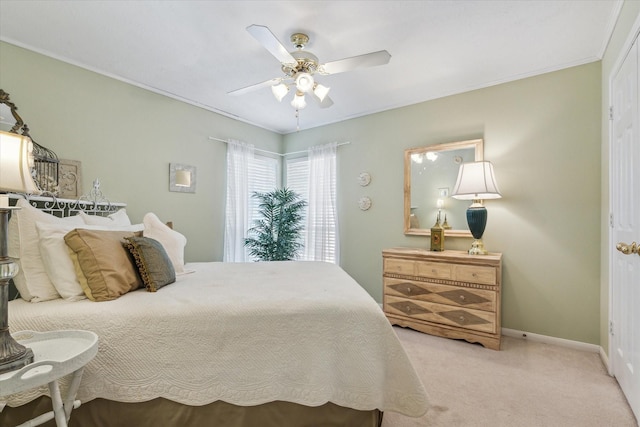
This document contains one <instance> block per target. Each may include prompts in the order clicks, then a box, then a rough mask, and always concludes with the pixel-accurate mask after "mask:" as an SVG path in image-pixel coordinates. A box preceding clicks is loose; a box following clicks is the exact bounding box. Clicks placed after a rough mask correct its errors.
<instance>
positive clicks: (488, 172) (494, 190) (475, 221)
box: [451, 161, 502, 255]
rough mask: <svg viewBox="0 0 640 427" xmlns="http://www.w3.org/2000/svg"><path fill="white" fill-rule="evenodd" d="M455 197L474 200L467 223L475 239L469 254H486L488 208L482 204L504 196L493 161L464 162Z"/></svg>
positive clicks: (459, 172)
mask: <svg viewBox="0 0 640 427" xmlns="http://www.w3.org/2000/svg"><path fill="white" fill-rule="evenodd" d="M451 197H453V198H454V199H459V200H473V203H472V204H471V206H469V208H468V209H467V224H469V231H471V235H473V238H474V241H473V243H472V244H471V249H469V255H486V254H487V253H488V252H487V250H486V249H485V248H484V243H482V235H483V234H484V229H485V227H486V225H487V208H485V207H484V205H483V204H482V201H483V200H486V199H499V198H501V197H502V195H501V194H500V190H498V184H497V183H496V177H495V175H494V173H493V165H492V164H491V162H487V161H479V162H470V163H463V164H461V165H460V169H459V171H458V179H457V181H456V185H455V187H454V189H453V194H452V195H451Z"/></svg>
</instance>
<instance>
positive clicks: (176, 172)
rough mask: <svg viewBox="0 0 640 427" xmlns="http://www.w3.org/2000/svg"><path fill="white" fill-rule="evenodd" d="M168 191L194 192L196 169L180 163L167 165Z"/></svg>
mask: <svg viewBox="0 0 640 427" xmlns="http://www.w3.org/2000/svg"><path fill="white" fill-rule="evenodd" d="M169 191H177V192H179V193H195V192H196V167H195V166H189V165H183V164H180V163H170V164H169Z"/></svg>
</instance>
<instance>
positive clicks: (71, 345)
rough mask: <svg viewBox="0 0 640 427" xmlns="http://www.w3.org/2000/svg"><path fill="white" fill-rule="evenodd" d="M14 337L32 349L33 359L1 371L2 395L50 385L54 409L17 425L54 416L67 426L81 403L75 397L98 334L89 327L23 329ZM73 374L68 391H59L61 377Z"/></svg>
mask: <svg viewBox="0 0 640 427" xmlns="http://www.w3.org/2000/svg"><path fill="white" fill-rule="evenodd" d="M12 336H13V338H14V339H15V340H16V341H18V342H19V343H20V344H22V345H24V346H25V347H29V348H31V350H32V351H33V356H34V358H33V363H30V364H29V365H27V366H24V367H23V368H21V369H17V370H15V371H10V372H5V373H3V374H0V396H8V395H10V394H15V393H20V392H22V391H25V390H30V389H33V388H37V387H40V386H42V385H44V384H47V385H48V386H49V393H50V394H51V403H52V405H53V410H52V411H49V412H47V413H45V414H42V415H40V416H38V417H36V418H34V419H32V420H30V421H27V422H26V423H23V424H21V425H20V426H18V427H31V426H38V425H41V424H43V423H45V422H47V421H49V420H51V419H53V418H55V421H56V426H57V427H67V422H68V421H69V417H70V416H71V410H72V409H74V408H77V407H78V406H80V401H77V400H75V398H76V393H77V392H78V387H79V386H80V381H81V379H82V372H83V371H84V367H85V365H86V364H87V363H89V361H91V359H93V358H94V357H95V355H96V353H98V336H97V335H96V334H95V333H93V332H90V331H80V330H68V331H51V332H34V331H20V332H16V333H13V334H12ZM69 374H72V378H71V383H70V385H69V389H68V391H67V395H66V396H65V397H64V398H63V397H62V396H61V394H60V387H59V386H58V380H59V379H60V378H62V377H64V376H66V375H69Z"/></svg>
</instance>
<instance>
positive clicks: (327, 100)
mask: <svg viewBox="0 0 640 427" xmlns="http://www.w3.org/2000/svg"><path fill="white" fill-rule="evenodd" d="M311 97H312V98H313V99H314V101H316V102H317V103H318V105H319V106H320V108H329V107H331V106H332V105H333V100H332V99H331V98H329V96H325V97H324V99H323V100H322V101H320V98H318V95H316V94H315V93H313V92H311Z"/></svg>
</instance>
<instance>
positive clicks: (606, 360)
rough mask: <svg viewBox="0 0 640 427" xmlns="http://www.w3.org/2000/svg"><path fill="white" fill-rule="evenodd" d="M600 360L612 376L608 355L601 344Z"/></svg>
mask: <svg viewBox="0 0 640 427" xmlns="http://www.w3.org/2000/svg"><path fill="white" fill-rule="evenodd" d="M600 360H602V363H603V364H604V367H605V368H606V369H607V373H608V374H609V376H613V369H611V365H610V364H609V356H607V353H606V352H605V351H604V348H602V346H600Z"/></svg>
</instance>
